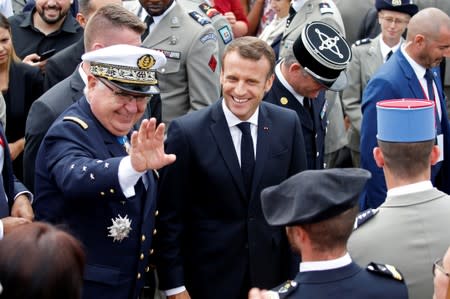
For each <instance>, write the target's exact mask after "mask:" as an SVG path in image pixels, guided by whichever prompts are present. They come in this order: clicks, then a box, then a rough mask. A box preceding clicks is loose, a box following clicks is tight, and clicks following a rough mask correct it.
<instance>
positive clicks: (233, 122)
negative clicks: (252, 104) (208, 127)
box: [222, 99, 259, 128]
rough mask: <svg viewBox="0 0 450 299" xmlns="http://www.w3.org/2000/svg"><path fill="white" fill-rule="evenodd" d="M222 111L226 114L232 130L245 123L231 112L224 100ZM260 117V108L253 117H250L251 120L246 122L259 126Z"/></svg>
mask: <svg viewBox="0 0 450 299" xmlns="http://www.w3.org/2000/svg"><path fill="white" fill-rule="evenodd" d="M222 109H223V113H224V114H225V119H226V121H227V124H228V127H230V128H231V127H234V126H236V125H238V124H240V123H241V122H243V121H242V120H240V119H239V118H238V117H237V116H236V115H234V114H233V112H231V111H230V109H228V107H227V105H226V104H225V100H224V99H222ZM258 115H259V106H258V107H257V108H256V111H255V113H253V114H252V116H250V118H249V119H247V120H246V122H249V123H251V124H252V125H255V126H258Z"/></svg>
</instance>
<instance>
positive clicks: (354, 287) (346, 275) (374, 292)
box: [275, 263, 408, 299]
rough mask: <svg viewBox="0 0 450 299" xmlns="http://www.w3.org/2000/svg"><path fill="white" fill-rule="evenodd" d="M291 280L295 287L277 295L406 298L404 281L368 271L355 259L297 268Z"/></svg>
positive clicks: (331, 298) (332, 298)
mask: <svg viewBox="0 0 450 299" xmlns="http://www.w3.org/2000/svg"><path fill="white" fill-rule="evenodd" d="M295 282H296V283H297V284H296V287H295V289H293V290H291V291H290V292H289V293H285V294H283V293H280V298H292V299H295V298H314V299H336V298H345V299H353V298H354V299H362V298H364V299H379V298H390V299H407V298H408V291H407V288H406V285H405V283H404V282H402V281H398V280H395V279H394V278H391V277H385V276H383V275H382V274H375V273H371V272H369V271H368V270H366V269H362V268H361V267H360V266H358V265H357V264H355V263H351V264H350V265H347V266H345V267H341V268H337V269H332V270H324V271H308V272H299V273H298V274H297V276H296V277H295ZM275 290H276V291H278V290H279V288H276V289H275Z"/></svg>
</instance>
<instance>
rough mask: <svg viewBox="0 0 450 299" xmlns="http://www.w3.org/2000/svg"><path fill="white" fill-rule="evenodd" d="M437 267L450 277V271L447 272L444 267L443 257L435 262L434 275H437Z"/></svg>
mask: <svg viewBox="0 0 450 299" xmlns="http://www.w3.org/2000/svg"><path fill="white" fill-rule="evenodd" d="M436 269H438V270H439V271H440V272H441V273H442V274H444V275H445V276H447V277H450V273H448V272H446V271H445V269H444V264H443V260H442V258H440V259H438V260H436V261H435V262H434V263H433V276H436Z"/></svg>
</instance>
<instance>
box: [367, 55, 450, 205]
mask: <svg viewBox="0 0 450 299" xmlns="http://www.w3.org/2000/svg"><path fill="white" fill-rule="evenodd" d="M434 71H435V74H436V75H435V77H434V79H435V84H436V87H437V89H438V93H439V98H440V104H441V109H442V110H441V112H442V118H441V129H442V134H443V136H444V161H443V162H442V163H439V164H438V165H437V166H436V165H435V166H433V167H432V168H431V171H432V173H431V181H432V182H433V184H434V185H435V186H436V187H437V188H438V189H439V190H441V191H443V192H445V193H449V192H450V156H449V155H450V127H449V123H448V118H447V109H446V103H445V96H444V93H443V91H442V83H441V80H440V76H439V68H435V69H434ZM401 98H417V99H424V98H425V96H424V91H423V89H422V86H421V85H420V83H419V81H418V80H417V76H416V75H415V73H414V70H413V69H412V67H411V65H410V64H409V63H408V61H407V60H406V58H405V56H404V55H403V53H402V52H401V51H397V52H395V53H394V54H393V55H392V56H391V58H389V60H388V61H387V62H386V63H384V64H383V65H382V66H381V67H380V68H379V69H378V71H377V72H376V73H375V75H374V76H373V77H372V79H371V80H370V81H369V83H368V84H367V86H366V89H365V90H364V93H363V97H362V106H361V110H362V114H363V118H362V124H361V167H362V168H365V169H367V170H369V171H370V172H371V173H372V178H371V179H370V180H369V181H368V182H367V184H366V187H365V190H364V192H363V194H362V197H361V202H360V206H361V209H367V208H376V207H378V206H379V205H380V204H381V203H383V202H384V199H385V198H386V183H385V181H384V174H383V170H382V169H381V168H378V167H377V165H376V163H375V160H374V158H373V155H372V152H373V148H374V147H375V146H377V138H376V134H377V111H376V103H377V102H378V101H380V100H383V99H401ZM439 168H440V169H439Z"/></svg>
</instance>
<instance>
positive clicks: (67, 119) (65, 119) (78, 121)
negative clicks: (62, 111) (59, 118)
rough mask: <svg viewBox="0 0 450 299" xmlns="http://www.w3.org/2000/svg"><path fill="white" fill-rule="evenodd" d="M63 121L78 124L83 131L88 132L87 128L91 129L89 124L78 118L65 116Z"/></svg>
mask: <svg viewBox="0 0 450 299" xmlns="http://www.w3.org/2000/svg"><path fill="white" fill-rule="evenodd" d="M63 120H64V121H72V122H74V123H76V124H78V125H79V126H80V127H82V128H83V130H87V128H88V127H89V126H88V124H87V123H86V122H85V121H84V120H82V119H80V118H78V117H76V116H64V118H63Z"/></svg>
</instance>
